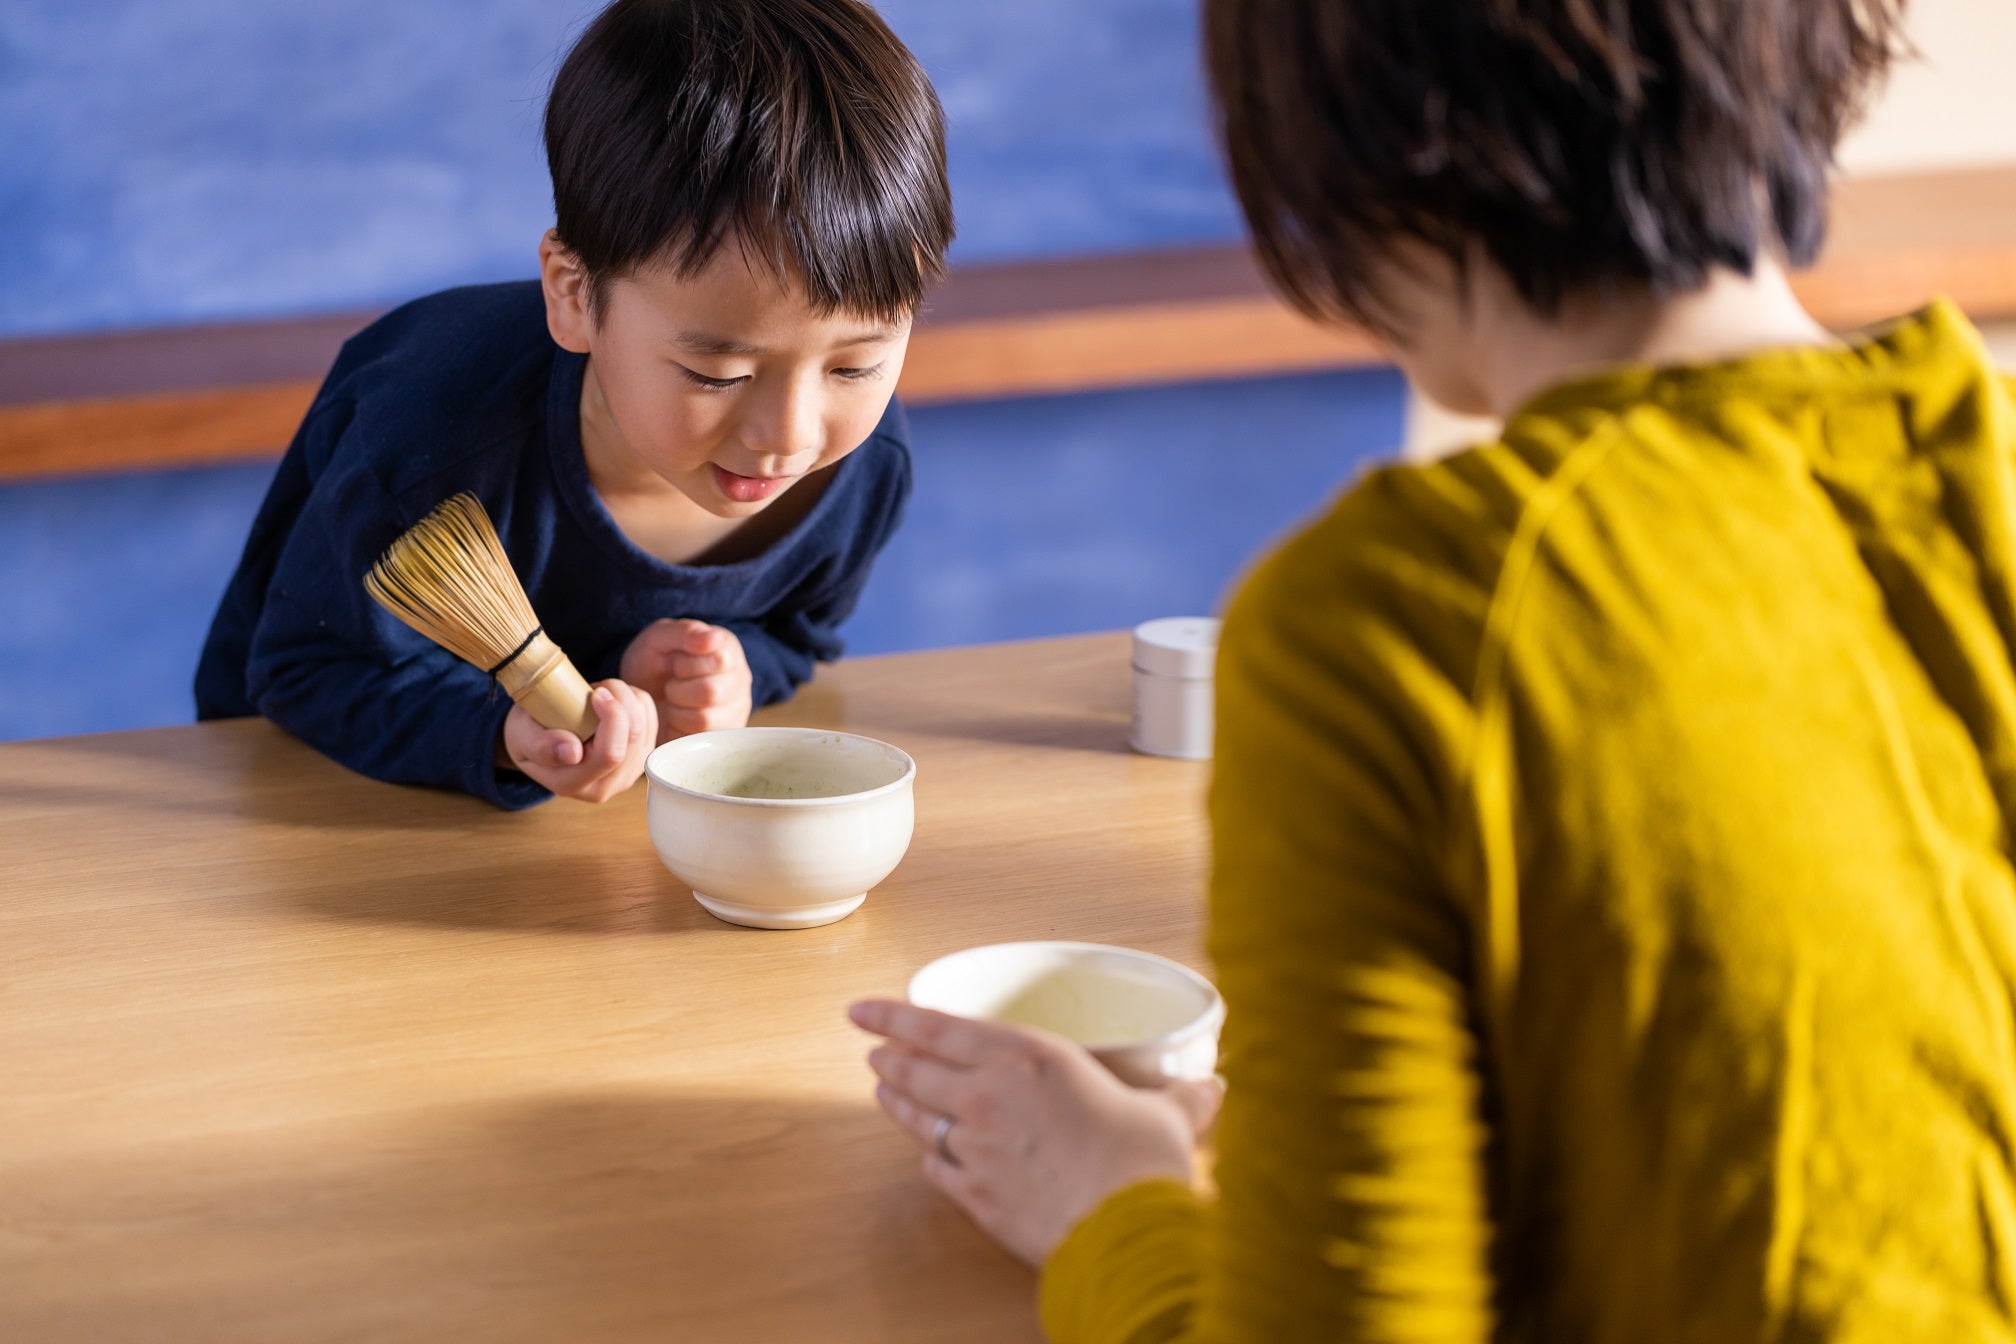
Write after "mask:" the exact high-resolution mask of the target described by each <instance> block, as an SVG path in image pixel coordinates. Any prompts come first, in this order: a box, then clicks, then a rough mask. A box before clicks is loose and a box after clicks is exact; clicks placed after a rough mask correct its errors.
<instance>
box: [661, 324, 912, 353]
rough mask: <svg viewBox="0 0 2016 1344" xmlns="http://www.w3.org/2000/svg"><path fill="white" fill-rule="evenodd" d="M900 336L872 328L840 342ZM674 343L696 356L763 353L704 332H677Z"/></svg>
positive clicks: (876, 341) (888, 329)
mask: <svg viewBox="0 0 2016 1344" xmlns="http://www.w3.org/2000/svg"><path fill="white" fill-rule="evenodd" d="M898 334H899V332H898V329H897V328H895V327H871V328H869V329H868V330H867V331H857V332H855V333H853V334H852V335H850V336H849V337H848V338H847V339H846V340H844V341H842V342H840V344H841V345H843V346H846V345H879V344H881V343H882V342H884V341H893V340H895V339H896V337H897V335H898ZM672 343H673V344H674V345H677V346H679V347H680V348H681V349H683V350H690V351H692V352H693V353H694V354H696V355H760V354H762V353H763V348H762V347H761V346H756V345H751V344H749V343H748V342H747V341H737V340H733V339H731V338H729V337H727V336H711V335H709V334H707V333H706V332H704V331H681V332H675V333H674V334H673V336H672Z"/></svg>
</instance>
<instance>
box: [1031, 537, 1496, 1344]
mask: <svg viewBox="0 0 2016 1344" xmlns="http://www.w3.org/2000/svg"><path fill="white" fill-rule="evenodd" d="M1355 515H1356V522H1357V523H1360V524H1363V526H1351V527H1346V526H1345V525H1344V523H1343V522H1341V521H1339V520H1337V519H1334V518H1333V520H1332V522H1331V524H1329V525H1326V526H1323V527H1319V529H1317V533H1320V534H1322V535H1321V536H1318V537H1316V539H1315V540H1311V539H1309V538H1305V539H1304V540H1303V541H1300V542H1297V543H1291V545H1290V546H1289V547H1288V548H1287V549H1286V550H1285V551H1284V552H1282V553H1281V554H1279V555H1277V556H1276V557H1275V558H1274V559H1273V560H1271V561H1270V562H1268V563H1267V564H1266V565H1265V566H1263V568H1262V569H1261V570H1260V571H1259V572H1258V573H1257V574H1256V576H1255V578H1254V579H1253V580H1252V581H1251V582H1249V584H1248V585H1247V586H1246V588H1245V590H1244V591H1243V593H1242V595H1241V597H1240V598H1239V599H1238V600H1237V601H1236V602H1235V604H1234V606H1233V610H1232V611H1231V613H1230V615H1229V616H1228V619H1227V623H1226V628H1225V632H1224V644H1223V647H1222V652H1221V655H1220V662H1219V687H1218V693H1219V698H1218V704H1219V711H1218V712H1219V731H1218V746H1217V758H1216V765H1215V775H1214V780H1213V784H1212V793H1211V822H1212V832H1213V837H1214V850H1215V854H1214V866H1213V875H1212V903H1211V919H1212V935H1211V952H1212V957H1213V960H1214V962H1215V964H1216V968H1217V973H1218V982H1219V984H1220V987H1221V989H1222V990H1223V993H1224V995H1225V999H1226V1004H1227V1010H1228V1015H1227V1020H1226V1025H1225V1031H1224V1040H1223V1050H1222V1055H1221V1067H1222V1070H1223V1072H1224V1074H1225V1076H1226V1079H1227V1083H1228V1088H1227V1095H1226V1099H1225V1104H1224V1108H1223V1110H1222V1112H1221V1114H1220V1119H1219V1124H1218V1130H1217V1136H1216V1147H1217V1163H1216V1182H1215V1183H1216V1186H1217V1194H1216V1197H1215V1199H1212V1200H1208V1201H1207V1200H1205V1199H1204V1198H1202V1197H1199V1196H1196V1195H1193V1194H1190V1193H1189V1192H1187V1191H1185V1190H1183V1189H1182V1188H1180V1187H1173V1186H1168V1185H1166V1184H1165V1185H1162V1186H1159V1187H1157V1186H1148V1187H1135V1188H1133V1189H1130V1190H1127V1191H1122V1192H1120V1193H1119V1194H1117V1195H1116V1196H1114V1197H1112V1198H1111V1199H1109V1200H1108V1201H1106V1203H1104V1204H1103V1205H1101V1206H1100V1207H1099V1208H1098V1209H1097V1210H1095V1211H1094V1212H1093V1213H1092V1214H1091V1215H1090V1216H1088V1217H1087V1218H1086V1219H1085V1220H1084V1221H1082V1222H1081V1223H1080V1224H1079V1226H1078V1227H1077V1228H1076V1229H1075V1230H1074V1231H1073V1232H1072V1233H1071V1234H1070V1235H1069V1236H1068V1237H1067V1238H1066V1240H1065V1241H1064V1242H1063V1243H1062V1245H1060V1246H1059V1247H1058V1249H1057V1250H1056V1252H1055V1253H1054V1254H1053V1255H1052V1257H1051V1259H1050V1262H1049V1263H1048V1265H1047V1266H1046V1267H1045V1271H1044V1276H1043V1303H1042V1306H1043V1316H1044V1322H1045V1325H1046V1328H1047V1329H1048V1330H1049V1332H1050V1337H1051V1339H1052V1340H1054V1341H1058V1344H1091V1342H1093V1341H1097V1342H1098V1344H1119V1341H1130V1342H1132V1341H1151V1340H1198V1341H1203V1340H1209V1341H1218V1342H1221V1344H1231V1342H1233V1341H1238V1342H1240V1344H1262V1342H1263V1341H1267V1342H1270V1344H1271V1342H1273V1341H1281V1340H1305V1339H1306V1340H1317V1339H1325V1340H1330V1339H1334V1340H1351V1341H1364V1342H1366V1344H1386V1342H1392V1344H1398V1342H1399V1341H1430V1340H1432V1341H1435V1344H1482V1341H1485V1340H1488V1339H1489V1338H1490V1335H1491V1330H1492V1311H1491V1288H1492V1285H1491V1275H1490V1271H1489V1255H1490V1227H1489V1219H1488V1209H1487V1200H1486V1174H1485V1152H1486V1144H1487V1130H1486V1125H1485V1122H1484V1119H1483V1113H1484V1107H1483V1105H1482V1101H1481V1097H1480V1078H1481V1070H1480V1064H1479V1059H1478V1043H1477V1033H1476V1029H1475V1026H1474V1023H1473V1016H1472V996H1471V994H1470V992H1469V989H1468V984H1469V979H1470V975H1469V970H1468V963H1467V961H1466V958H1467V956H1468V955H1469V948H1470V940H1469V937H1468V933H1467V929H1468V920H1467V917H1466V915H1465V913H1464V911H1463V907H1462V904H1461V903H1460V902H1459V901H1456V900H1453V899H1451V898H1450V897H1449V895H1448V894H1447V883H1446V882H1445V881H1444V880H1442V878H1441V877H1440V876H1439V873H1440V869H1441V864H1440V863H1439V861H1438V857H1437V852H1438V849H1439V848H1440V844H1441V841H1440V837H1441V835H1442V834H1443V832H1444V831H1445V829H1446V827H1447V825H1448V824H1449V823H1448V814H1449V811H1450V803H1449V800H1450V797H1451V789H1452V780H1453V778H1454V777H1455V776H1456V775H1457V773H1458V767H1457V764H1456V762H1457V760H1458V759H1460V755H1461V750H1462V748H1461V746H1460V745H1459V744H1460V743H1462V742H1464V741H1467V737H1466V732H1467V724H1468V718H1467V706H1466V703H1465V700H1464V694H1463V692H1464V689H1465V687H1466V686H1467V679H1466V678H1465V677H1464V676H1462V675H1460V674H1456V675H1452V673H1451V672H1450V671H1449V670H1447V668H1448V662H1449V660H1448V659H1446V658H1445V657H1444V655H1445V654H1446V653H1447V650H1448V648H1449V647H1450V646H1451V645H1452V644H1460V643H1461V642H1462V640H1461V637H1460V636H1457V637H1452V635H1451V632H1452V631H1454V630H1457V629H1459V628H1468V627H1471V626H1475V625H1477V624H1480V622H1479V620H1478V613H1477V612H1476V611H1475V610H1474V609H1472V608H1471V607H1470V606H1469V605H1468V599H1467V598H1456V599H1452V598H1451V595H1450V594H1449V593H1448V592H1446V591H1443V590H1442V588H1441V586H1440V580H1438V579H1437V578H1436V577H1435V575H1434V571H1433V570H1432V568H1431V567H1429V566H1426V565H1424V564H1423V563H1422V560H1421V557H1420V555H1419V553H1418V552H1419V549H1420V548H1418V547H1414V546H1410V545H1408V544H1406V543H1405V540H1404V539H1399V540H1397V541H1396V543H1395V544H1393V545H1385V544H1383V543H1382V538H1381V537H1380V536H1379V535H1378V532H1379V529H1378V527H1377V525H1376V514H1375V512H1374V511H1373V510H1371V509H1369V508H1365V507H1359V508H1357V509H1356V510H1355ZM1339 533H1343V534H1345V543H1344V545H1342V546H1337V545H1335V543H1334V538H1335V537H1336V535H1337V534H1339ZM1324 537H1329V538H1332V539H1333V540H1330V541H1326V540H1324V539H1323V538H1324ZM1347 554H1348V556H1349V557H1350V558H1349V559H1348V560H1347V559H1343V558H1340V557H1343V556H1346V555H1347ZM1452 600H1454V604H1455V605H1454V608H1453V609H1452V606H1451V601H1452ZM1456 661H1458V662H1460V661H1461V660H1460V659H1458V660H1456Z"/></svg>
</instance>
